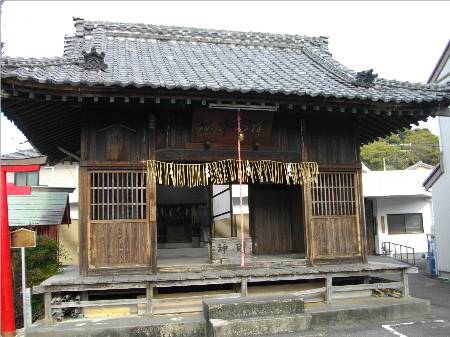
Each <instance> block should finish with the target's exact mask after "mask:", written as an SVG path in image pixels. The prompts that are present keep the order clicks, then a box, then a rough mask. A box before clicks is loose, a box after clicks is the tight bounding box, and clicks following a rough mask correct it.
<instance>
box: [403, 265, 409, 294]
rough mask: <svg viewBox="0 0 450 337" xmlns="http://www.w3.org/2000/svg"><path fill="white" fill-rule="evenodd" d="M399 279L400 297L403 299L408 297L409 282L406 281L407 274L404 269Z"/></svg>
mask: <svg viewBox="0 0 450 337" xmlns="http://www.w3.org/2000/svg"><path fill="white" fill-rule="evenodd" d="M401 279H402V283H403V291H402V296H403V297H409V296H410V294H409V281H408V274H407V273H406V269H403V270H402V274H401Z"/></svg>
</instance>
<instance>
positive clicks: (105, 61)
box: [1, 18, 448, 103]
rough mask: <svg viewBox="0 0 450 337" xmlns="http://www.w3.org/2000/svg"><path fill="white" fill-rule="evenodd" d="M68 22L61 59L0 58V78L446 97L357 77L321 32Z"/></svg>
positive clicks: (403, 98) (378, 97) (379, 97)
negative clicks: (69, 31) (335, 55)
mask: <svg viewBox="0 0 450 337" xmlns="http://www.w3.org/2000/svg"><path fill="white" fill-rule="evenodd" d="M74 21H75V27H76V33H75V34H74V35H70V36H66V38H65V47H64V55H63V56H62V57H56V58H43V59H23V58H10V57H3V58H2V72H1V76H2V78H3V79H5V78H16V79H19V80H23V81H36V82H40V83H52V84H69V85H74V86H79V85H88V86H121V87H129V86H131V87H138V88H140V87H149V88H166V89H185V90H202V91H203V90H211V91H227V92H238V93H247V92H256V93H270V94H286V95H299V96H304V95H306V96H311V97H315V96H323V97H335V98H348V99H362V100H372V101H385V102H396V103H401V102H405V103H410V102H416V103H420V102H436V101H441V100H443V99H446V98H448V93H445V92H444V91H440V90H438V88H437V87H436V86H435V85H433V84H425V85H424V84H412V83H409V82H399V81H388V80H384V79H375V80H374V81H373V83H369V85H361V84H358V83H355V82H356V80H357V74H356V73H355V72H354V71H352V70H350V69H348V68H346V67H344V66H343V65H341V64H340V63H338V62H337V61H336V60H334V59H333V58H332V57H331V54H330V52H329V50H328V39H327V38H325V37H305V36H299V35H280V34H264V33H249V32H233V31H222V30H220V31H219V30H209V29H197V28H182V27H168V26H155V25H145V24H126V23H112V22H94V21H84V20H83V19H79V18H74Z"/></svg>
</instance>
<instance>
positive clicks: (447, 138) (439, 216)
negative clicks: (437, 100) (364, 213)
mask: <svg viewBox="0 0 450 337" xmlns="http://www.w3.org/2000/svg"><path fill="white" fill-rule="evenodd" d="M428 82H430V83H431V82H434V83H438V84H439V85H442V86H446V87H447V88H448V91H449V92H450V41H449V43H448V44H447V47H446V48H445V50H444V52H443V53H442V56H441V58H440V59H439V61H438V63H437V65H436V67H435V69H434V71H433V73H432V74H431V76H430V79H429V80H428ZM445 108H447V109H446V111H445ZM448 108H449V107H443V115H447V117H444V116H441V117H439V134H440V138H439V142H440V149H441V160H440V164H438V165H437V166H436V168H435V169H434V170H433V172H432V173H431V174H430V176H429V177H428V178H427V179H426V180H425V182H424V186H425V188H426V189H427V190H431V189H432V191H433V228H432V232H433V234H434V236H435V243H436V262H437V264H436V267H437V271H438V272H439V273H440V274H441V275H442V276H446V277H450V172H449V170H450V117H448V116H449V109H448Z"/></svg>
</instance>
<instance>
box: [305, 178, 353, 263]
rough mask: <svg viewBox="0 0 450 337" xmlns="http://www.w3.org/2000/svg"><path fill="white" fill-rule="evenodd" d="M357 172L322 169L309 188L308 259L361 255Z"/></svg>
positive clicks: (340, 258)
mask: <svg viewBox="0 0 450 337" xmlns="http://www.w3.org/2000/svg"><path fill="white" fill-rule="evenodd" d="M360 193H361V188H360V182H359V174H358V172H322V173H320V174H319V177H318V179H317V182H316V183H313V184H312V185H311V187H310V200H311V205H310V210H309V211H310V221H309V222H310V228H309V240H308V241H309V242H308V244H309V248H310V250H309V251H310V255H311V256H310V259H311V260H312V262H317V261H320V260H322V261H327V260H328V261H332V260H333V261H336V260H349V259H356V258H361V257H362V247H361V225H360V209H361V205H360V203H361V201H360V197H361V194H360Z"/></svg>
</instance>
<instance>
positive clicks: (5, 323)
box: [0, 160, 40, 337]
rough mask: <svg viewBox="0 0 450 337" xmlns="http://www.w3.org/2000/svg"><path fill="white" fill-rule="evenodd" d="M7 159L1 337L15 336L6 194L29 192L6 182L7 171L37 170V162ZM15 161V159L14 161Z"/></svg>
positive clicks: (2, 186)
mask: <svg viewBox="0 0 450 337" xmlns="http://www.w3.org/2000/svg"><path fill="white" fill-rule="evenodd" d="M4 162H8V160H2V163H1V165H0V174H1V183H0V201H1V208H0V212H1V217H0V218H1V224H0V225H1V228H0V244H1V251H0V254H1V266H0V268H1V269H0V275H1V276H0V282H1V283H0V288H1V310H0V311H1V333H2V336H3V337H13V336H15V324H14V306H13V294H12V273H11V249H10V242H9V237H10V231H9V223H8V199H7V195H14V194H21V195H27V194H28V195H29V194H31V187H30V186H15V185H14V184H7V182H6V173H7V172H14V173H15V172H31V171H39V168H40V165H39V164H31V165H30V164H27V165H3V163H4ZM16 162H17V161H16Z"/></svg>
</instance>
